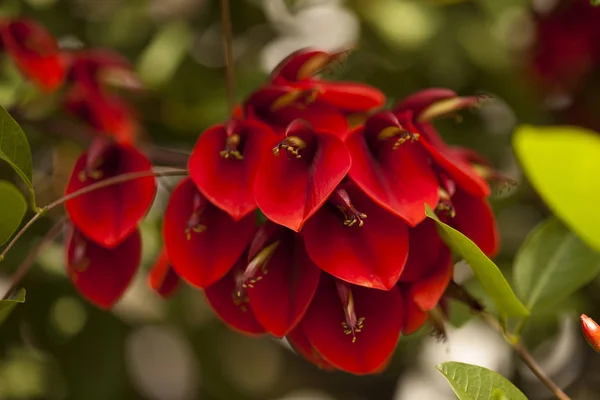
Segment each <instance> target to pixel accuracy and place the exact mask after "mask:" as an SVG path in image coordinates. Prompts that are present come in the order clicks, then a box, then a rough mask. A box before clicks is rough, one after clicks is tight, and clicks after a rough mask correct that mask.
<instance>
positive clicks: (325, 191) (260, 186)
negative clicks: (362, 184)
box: [254, 132, 351, 232]
mask: <svg viewBox="0 0 600 400" xmlns="http://www.w3.org/2000/svg"><path fill="white" fill-rule="evenodd" d="M315 138H316V139H315V142H316V144H315V145H314V146H316V150H315V151H314V156H312V157H308V156H307V155H305V156H304V157H303V158H299V159H298V158H295V157H294V158H290V157H288V156H287V154H283V153H285V151H284V152H283V153H282V154H279V155H278V156H275V155H272V154H271V155H265V157H264V159H263V160H262V162H261V164H260V166H259V168H258V172H257V175H256V180H255V184H254V195H255V198H256V203H257V204H258V206H259V207H260V209H261V210H262V212H263V213H264V214H265V215H266V216H267V217H268V218H269V219H270V220H271V221H273V222H276V223H278V224H280V225H283V226H286V227H288V228H290V229H292V230H294V231H296V232H298V231H300V229H302V226H303V225H304V223H305V222H306V220H307V219H308V218H310V217H311V216H312V215H313V214H314V213H315V212H317V211H318V209H319V208H320V207H321V206H322V205H323V204H324V203H325V201H326V200H327V197H328V196H329V195H330V194H331V193H332V192H333V191H334V189H335V188H336V186H337V185H338V184H339V183H340V182H341V181H342V179H343V178H344V176H345V175H346V173H347V172H348V170H349V169H350V164H351V159H350V154H349V153H348V150H347V149H346V146H345V145H344V143H343V142H342V141H341V140H340V139H339V138H338V137H336V136H334V135H331V134H327V133H322V132H318V133H315ZM308 155H309V156H310V154H308Z"/></svg>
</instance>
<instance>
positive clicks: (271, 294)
mask: <svg viewBox="0 0 600 400" xmlns="http://www.w3.org/2000/svg"><path fill="white" fill-rule="evenodd" d="M267 224H269V222H267ZM264 226H265V225H263V227H264ZM275 239H276V240H277V241H278V243H279V244H278V245H277V248H276V249H275V250H274V251H273V253H272V254H271V255H269V258H268V260H266V261H265V262H264V264H263V265H262V275H261V279H260V281H258V282H256V283H255V284H253V285H252V287H248V288H247V289H246V293H247V295H248V298H249V299H250V307H251V308H252V311H253V312H254V315H255V316H256V319H257V320H258V321H259V322H260V323H261V325H262V326H264V327H265V329H266V330H267V331H269V332H271V333H272V334H273V335H275V336H278V337H283V336H285V335H287V334H288V333H289V332H290V331H291V330H292V329H293V328H294V327H295V326H296V325H297V324H298V322H299V321H300V319H301V318H302V317H303V316H304V313H305V312H306V309H307V308H308V306H309V304H310V302H311V300H312V298H313V296H314V294H315V291H316V290H317V286H318V284H319V276H320V274H321V270H320V269H319V268H318V267H317V266H316V265H315V264H314V263H313V262H312V260H311V259H310V258H309V257H308V255H307V254H306V249H305V248H304V243H303V241H302V238H300V237H299V236H298V235H295V234H294V233H293V232H291V231H288V230H285V229H284V230H283V232H281V233H280V234H279V235H277V237H276V238H272V239H271V240H270V241H269V242H268V243H265V245H269V244H272V243H273V241H274V240H275ZM263 248H264V247H263ZM263 248H259V249H257V250H258V251H257V254H260V251H261V250H263ZM254 257H256V255H255V256H254ZM254 257H253V255H252V254H251V255H250V258H251V259H252V258H254ZM251 262H252V260H251ZM267 272H268V274H267Z"/></svg>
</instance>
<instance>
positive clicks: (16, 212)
mask: <svg viewBox="0 0 600 400" xmlns="http://www.w3.org/2000/svg"><path fill="white" fill-rule="evenodd" d="M0 204H1V205H2V206H1V207H0V246H1V245H3V244H4V243H6V241H7V240H8V239H10V238H11V236H12V235H13V234H14V233H15V231H16V230H17V228H18V227H19V225H21V221H22V220H23V217H24V216H25V212H26V211H27V202H26V201H25V198H23V195H22V194H21V192H20V191H19V189H17V188H16V187H15V185H13V184H12V183H10V182H7V181H0Z"/></svg>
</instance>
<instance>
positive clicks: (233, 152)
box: [219, 133, 244, 160]
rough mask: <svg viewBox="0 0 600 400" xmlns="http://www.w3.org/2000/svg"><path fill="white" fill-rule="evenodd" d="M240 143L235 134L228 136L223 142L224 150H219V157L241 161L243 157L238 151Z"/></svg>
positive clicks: (238, 137) (238, 136)
mask: <svg viewBox="0 0 600 400" xmlns="http://www.w3.org/2000/svg"><path fill="white" fill-rule="evenodd" d="M240 142H241V137H240V135H238V134H237V133H234V134H231V135H228V136H227V140H226V141H225V150H221V152H219V155H220V156H221V157H223V158H225V159H229V158H234V159H236V160H243V159H244V156H243V155H242V153H240V151H239V150H238V146H239V145H240Z"/></svg>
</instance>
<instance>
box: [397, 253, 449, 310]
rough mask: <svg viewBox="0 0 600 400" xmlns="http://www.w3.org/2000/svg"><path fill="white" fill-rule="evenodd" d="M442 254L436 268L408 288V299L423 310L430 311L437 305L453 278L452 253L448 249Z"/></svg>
mask: <svg viewBox="0 0 600 400" xmlns="http://www.w3.org/2000/svg"><path fill="white" fill-rule="evenodd" d="M442 256H443V257H442V258H441V259H440V260H439V261H438V264H437V265H436V266H435V267H436V268H435V270H433V271H431V272H430V273H429V274H427V276H425V277H424V278H422V279H420V280H418V281H416V282H413V283H412V284H411V285H410V289H409V290H408V296H407V297H408V299H409V300H410V301H412V302H414V303H415V305H416V306H417V307H418V308H419V309H420V310H422V311H430V310H433V309H434V308H435V306H437V304H438V303H439V301H440V299H441V298H442V295H443V294H444V292H445V291H446V288H447V287H448V284H449V283H450V279H452V269H453V268H452V266H453V265H452V254H451V253H450V251H447V252H444V254H443V255H442Z"/></svg>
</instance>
